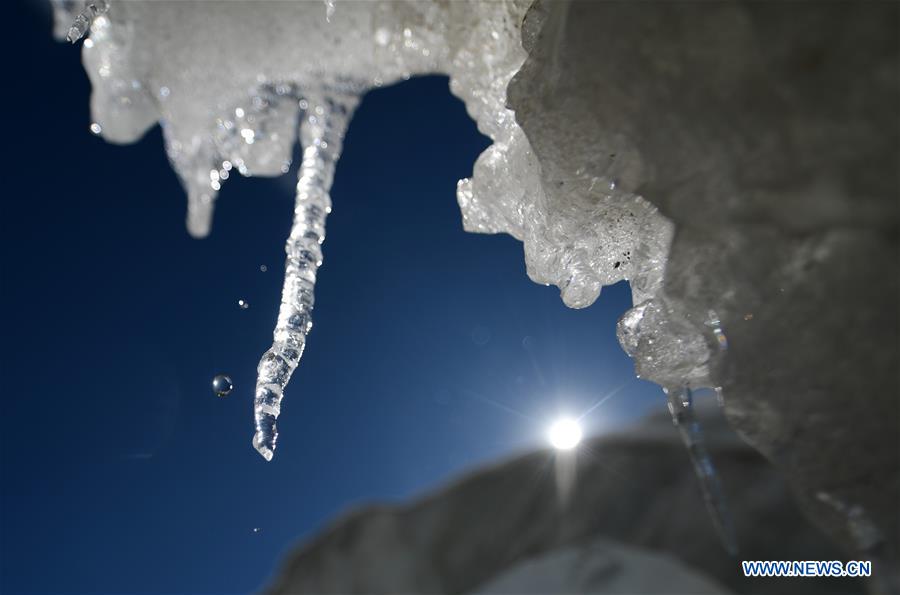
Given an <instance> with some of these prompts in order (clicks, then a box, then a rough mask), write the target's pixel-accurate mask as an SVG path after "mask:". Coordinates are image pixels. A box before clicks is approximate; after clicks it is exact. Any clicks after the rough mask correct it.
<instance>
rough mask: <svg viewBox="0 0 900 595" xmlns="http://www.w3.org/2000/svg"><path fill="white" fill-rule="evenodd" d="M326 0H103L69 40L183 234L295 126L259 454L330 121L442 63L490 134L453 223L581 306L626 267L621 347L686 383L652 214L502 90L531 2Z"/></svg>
mask: <svg viewBox="0 0 900 595" xmlns="http://www.w3.org/2000/svg"><path fill="white" fill-rule="evenodd" d="M337 4H338V5H337V6H336V7H335V6H334V3H332V2H330V1H328V2H325V6H324V10H323V5H322V3H319V2H303V1H300V0H297V1H286V2H269V1H265V0H254V1H250V0H245V1H228V2H212V3H211V2H207V1H201V0H196V1H195V0H185V1H181V2H115V1H112V2H110V6H109V10H108V11H107V13H106V14H105V15H104V16H103V18H100V19H95V21H94V22H93V24H92V25H91V29H90V39H91V43H89V44H85V46H84V47H83V49H82V52H83V61H84V65H85V68H86V70H87V72H88V75H89V76H90V78H91V82H92V84H93V96H92V100H91V108H92V114H93V119H94V121H95V122H96V124H97V130H98V131H99V133H100V134H101V135H102V136H103V137H105V138H107V139H108V140H110V141H113V142H131V141H133V140H135V139H137V138H138V137H140V135H141V134H143V133H144V131H145V130H146V129H147V128H148V127H150V126H151V125H152V124H153V123H155V122H160V123H161V125H162V129H163V134H164V138H165V142H166V151H167V153H168V156H169V159H170V161H171V163H172V166H173V168H174V169H175V171H176V172H177V173H178V175H179V177H180V179H181V181H182V183H183V185H184V187H185V190H186V192H187V197H188V207H187V227H188V230H189V231H190V233H191V234H192V235H194V236H197V237H202V236H204V235H206V234H207V233H208V232H209V229H210V226H211V224H212V216H213V210H214V205H215V199H216V195H217V193H218V191H219V190H220V188H221V187H222V185H223V184H224V183H226V182H227V181H228V179H230V177H231V176H232V175H234V174H235V173H238V174H241V175H246V176H252V175H257V176H258V175H263V176H270V175H281V174H282V173H283V172H284V171H286V170H287V168H288V165H289V163H290V159H291V153H292V146H293V145H294V143H295V142H296V141H297V139H298V134H297V131H298V129H299V130H300V134H299V140H300V142H301V145H302V146H303V151H304V162H303V165H302V166H301V168H300V181H299V183H298V193H297V209H296V212H295V221H294V228H293V230H292V232H291V236H290V238H289V240H288V243H287V252H288V260H287V267H286V274H285V282H284V290H283V295H282V303H281V307H280V310H279V315H278V321H277V324H276V330H275V337H274V343H273V346H272V348H271V349H270V350H269V351H267V352H266V354H265V355H264V356H263V358H262V360H261V362H260V366H259V377H258V382H257V391H256V396H255V402H254V412H255V419H256V432H255V436H254V445H255V446H256V447H257V449H258V450H259V451H260V453H261V454H263V456H265V457H266V458H271V456H272V454H273V451H274V448H275V442H276V436H277V434H276V431H275V425H274V422H275V418H276V417H277V415H278V413H279V412H280V407H281V400H282V397H283V395H284V389H285V386H286V384H287V382H288V380H289V378H290V376H291V374H292V373H293V371H294V368H295V367H296V365H297V363H298V361H299V359H300V356H301V354H302V350H303V348H304V346H305V343H306V334H307V332H308V331H309V329H310V325H311V318H310V314H311V311H312V303H313V289H314V283H315V274H316V270H317V267H318V265H319V263H320V261H321V257H322V255H321V247H320V243H321V240H322V238H323V237H324V231H325V229H324V223H325V216H326V215H327V212H328V209H329V208H330V198H329V196H328V189H329V186H330V179H331V176H332V174H333V168H334V165H335V161H336V160H337V157H338V154H339V148H340V137H341V135H342V134H343V129H344V127H345V126H346V123H347V122H346V119H347V118H348V117H349V114H350V111H351V109H352V105H353V104H354V102H355V101H356V98H358V97H359V96H360V95H361V94H363V93H364V92H365V91H366V90H368V89H369V88H372V87H376V86H382V85H386V84H391V83H394V82H396V81H400V80H403V79H406V78H409V77H410V76H412V75H415V74H420V73H445V74H448V75H449V76H450V90H451V92H452V93H454V94H455V95H456V96H458V97H459V98H461V99H462V100H463V101H464V102H465V105H466V108H467V110H468V112H469V114H470V115H471V116H472V118H473V119H474V120H475V122H476V124H477V126H478V129H479V130H480V131H481V132H482V133H484V134H485V135H487V136H488V137H490V138H491V139H492V141H493V144H492V145H491V146H490V147H488V148H487V149H486V150H485V151H484V152H483V153H482V154H481V155H480V156H479V158H478V160H477V161H476V163H475V165H474V168H473V169H474V171H473V175H472V177H471V178H469V179H464V180H460V182H459V184H458V188H457V198H458V202H459V205H460V210H461V213H462V219H463V225H464V227H465V229H467V230H469V231H473V232H480V233H499V232H504V233H508V234H511V235H513V236H514V237H516V238H518V239H519V240H521V241H522V242H523V244H524V252H525V261H526V264H527V271H528V275H529V276H530V277H531V278H532V279H534V280H535V281H536V282H539V283H546V284H554V285H556V286H558V287H559V288H560V292H561V295H562V299H563V300H564V301H565V303H566V304H567V305H569V306H571V307H576V308H581V307H585V306H588V305H590V304H591V303H592V302H593V301H594V300H595V299H596V298H597V296H598V295H599V294H600V290H601V288H602V287H603V286H604V285H610V284H613V283H616V282H618V281H621V280H629V281H630V282H631V286H632V293H633V295H634V303H635V304H641V305H643V306H641V308H642V309H641V311H642V312H645V313H646V320H644V321H643V322H641V324H640V325H639V326H640V329H639V333H638V335H635V336H634V337H629V338H628V341H633V342H634V343H635V345H637V346H638V347H637V350H636V351H634V350H632V352H633V354H636V353H638V352H640V354H641V355H640V357H641V358H642V361H643V362H644V364H642V365H643V366H644V368H645V369H646V370H647V371H648V372H650V371H651V370H652V371H654V373H655V370H656V369H657V368H661V367H664V368H666V370H667V372H666V376H667V378H671V379H672V382H670V383H669V384H670V385H672V386H682V385H685V384H689V385H691V386H697V385H698V384H697V381H698V380H699V379H700V378H703V377H705V374H704V371H705V368H704V366H705V361H706V358H707V357H708V352H707V351H706V348H707V345H706V343H705V340H704V339H703V338H702V337H701V338H700V339H699V340H698V339H697V337H695V336H693V335H691V334H690V333H689V332H688V331H689V329H688V328H687V326H686V325H682V324H680V323H672V322H670V321H668V320H667V319H666V316H667V312H668V311H669V310H668V309H667V305H666V302H665V298H664V296H662V295H661V287H662V280H663V276H664V269H665V263H666V260H667V254H668V249H669V244H670V242H671V237H672V230H671V225H670V224H669V222H668V221H667V220H666V219H665V218H664V217H662V216H661V215H660V214H659V213H658V212H657V210H656V209H655V208H654V207H653V206H652V205H650V203H648V202H647V201H645V200H644V199H643V198H641V197H640V196H638V195H636V194H634V193H632V192H630V191H628V190H626V188H627V187H628V185H627V184H624V185H623V184H620V183H619V182H620V180H625V181H626V182H627V181H628V180H629V175H630V174H629V172H628V171H626V170H621V171H620V169H621V168H619V169H617V168H618V165H617V164H618V163H619V161H617V160H615V159H612V160H611V161H610V163H609V164H606V165H604V166H603V167H598V166H597V165H596V164H594V163H593V162H589V161H585V162H584V163H583V164H581V165H580V166H579V167H578V168H577V169H576V170H575V174H574V175H570V174H568V173H565V172H564V171H562V170H559V169H558V168H557V167H556V166H555V164H553V163H550V162H547V163H539V162H538V160H537V158H536V157H535V155H534V152H533V151H532V147H531V144H530V141H529V139H528V138H527V137H526V136H525V134H524V132H523V131H522V128H520V126H519V124H518V123H517V121H516V114H515V113H514V112H513V111H512V110H510V109H509V108H508V107H507V89H508V87H509V86H510V84H511V82H512V81H513V79H514V77H515V76H516V74H517V73H518V72H519V70H520V68H521V67H522V65H523V63H524V61H525V58H526V57H527V53H526V50H525V47H523V41H524V42H525V45H527V40H523V38H522V31H523V29H522V23H523V20H524V17H525V13H526V10H527V9H528V7H529V5H530V4H531V1H530V0H506V1H498V2H480V1H472V2H424V1H421V2H420V1H417V0H410V1H405V2H403V1H399V2H354V1H350V0H347V1H341V2H339V3H337ZM557 5H558V6H559V8H557ZM55 6H56V7H57V35H60V36H64V35H65V31H64V29H66V28H67V27H68V26H69V24H70V23H71V22H72V20H73V19H74V18H75V16H76V14H74V13H75V8H77V7H73V5H72V3H70V2H63V1H57V2H56V3H55ZM82 8H83V7H82ZM552 11H553V14H552V15H551V17H552V18H551V25H552V26H548V31H549V32H550V34H551V35H554V36H556V37H555V39H557V40H559V39H560V38H561V37H560V36H562V35H564V32H565V22H566V18H567V9H566V8H565V3H554V4H553V5H552ZM323 13H324V14H323ZM323 17H324V18H323ZM326 18H327V20H328V21H329V22H328V23H327V24H324V23H323V20H325V19H326ZM63 23H65V24H63ZM147 32H153V34H148V33H147ZM161 32H164V35H160V33H161ZM547 84H548V85H552V84H556V83H555V82H554V81H552V80H548V81H547ZM300 113H303V114H304V115H303V120H302V121H301V123H300V126H299V127H298V125H297V123H298V116H299V114H300ZM688 326H689V325H688ZM672 333H675V334H674V335H673V334H672ZM653 334H656V335H658V336H659V339H660V342H659V343H658V345H659V346H660V349H664V348H671V349H674V350H675V351H674V352H673V353H672V354H670V355H665V356H664V355H663V354H662V353H660V354H659V356H657V355H654V354H652V353H649V351H648V346H649V345H650V344H651V343H650V342H649V341H648V340H647V337H649V336H650V335H653ZM655 341H656V340H655V339H654V343H655ZM650 351H652V350H650ZM651 360H652V361H659V362H661V364H660V366H656V365H655V364H651ZM670 364H671V365H670ZM651 375H652V374H651ZM654 379H655V380H657V379H656V378H654ZM657 381H659V380H657Z"/></svg>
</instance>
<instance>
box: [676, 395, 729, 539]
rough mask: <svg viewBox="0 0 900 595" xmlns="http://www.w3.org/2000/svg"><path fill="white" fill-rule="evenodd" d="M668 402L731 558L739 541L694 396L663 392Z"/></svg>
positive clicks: (710, 511)
mask: <svg viewBox="0 0 900 595" xmlns="http://www.w3.org/2000/svg"><path fill="white" fill-rule="evenodd" d="M664 390H665V392H666V396H667V397H668V400H669V413H671V414H672V422H673V423H674V424H675V427H677V428H678V431H679V433H680V434H681V440H682V441H683V442H684V445H685V446H686V447H687V450H688V454H689V455H690V458H691V463H692V464H693V466H694V471H695V472H696V474H697V479H698V480H699V481H700V491H701V492H702V493H703V500H704V502H705V503H706V508H707V510H708V511H709V516H710V517H711V518H712V522H713V526H714V527H715V529H716V532H717V533H718V534H719V538H720V539H721V540H722V544H723V545H724V546H725V549H726V550H727V551H728V553H729V554H731V555H732V556H734V555H737V538H736V536H735V532H734V524H733V522H732V519H731V513H730V512H729V510H728V506H727V503H726V501H725V493H724V492H723V490H722V484H721V482H720V481H719V476H718V475H717V474H716V469H715V467H714V466H713V463H712V457H710V455H709V450H707V448H706V443H705V441H704V439H703V432H702V430H701V429H700V422H699V421H698V420H697V416H696V414H695V411H694V395H693V391H692V390H691V389H690V388H689V387H686V386H685V387H678V388H666V389H664Z"/></svg>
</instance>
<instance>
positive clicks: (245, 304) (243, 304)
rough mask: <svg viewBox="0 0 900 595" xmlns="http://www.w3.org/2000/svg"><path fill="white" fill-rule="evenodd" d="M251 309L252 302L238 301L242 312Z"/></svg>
mask: <svg viewBox="0 0 900 595" xmlns="http://www.w3.org/2000/svg"><path fill="white" fill-rule="evenodd" d="M249 307H250V302H248V301H247V300H238V308H240V309H241V310H246V309H247V308H249Z"/></svg>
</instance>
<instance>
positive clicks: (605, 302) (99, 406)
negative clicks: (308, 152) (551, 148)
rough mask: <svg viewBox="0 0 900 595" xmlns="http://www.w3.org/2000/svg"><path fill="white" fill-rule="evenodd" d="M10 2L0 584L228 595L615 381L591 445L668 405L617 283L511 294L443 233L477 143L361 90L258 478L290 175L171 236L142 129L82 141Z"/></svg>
mask: <svg viewBox="0 0 900 595" xmlns="http://www.w3.org/2000/svg"><path fill="white" fill-rule="evenodd" d="M12 10H13V12H16V13H17V14H16V15H15V18H14V19H13V21H11V22H15V23H16V26H15V27H12V28H10V31H9V32H8V37H7V40H6V43H7V45H8V46H11V47H13V48H14V51H15V53H16V55H17V56H19V57H20V58H21V59H19V60H15V61H12V62H13V63H12V64H11V65H10V69H11V70H12V79H13V80H12V82H10V83H9V84H10V87H9V89H11V91H9V92H8V93H7V97H6V98H5V102H8V103H9V102H10V101H11V105H8V106H7V107H6V108H5V111H6V114H7V117H6V121H5V126H4V127H5V136H6V138H7V142H8V143H10V144H12V146H14V147H15V148H16V151H15V152H14V153H7V155H6V157H5V160H6V163H5V167H4V172H5V173H4V192H3V194H2V198H0V209H2V211H0V226H2V234H0V242H2V269H0V273H2V276H0V304H2V312H3V332H2V336H3V341H2V350H3V352H2V357H0V366H2V369H0V371H2V378H3V389H2V393H0V407H2V410H0V411H2V415H0V419H2V426H3V431H2V435H0V441H2V450H0V464H2V467H0V478H2V481H0V497H2V500H0V547H2V550H0V591H2V592H4V593H27V592H35V593H37V592H50V591H52V592H72V593H74V592H79V593H108V592H146V593H151V592H195V593H196V592H219V593H221V592H248V591H251V590H253V589H255V588H257V587H258V586H259V585H260V584H262V583H263V582H264V581H265V580H266V578H267V577H268V576H270V574H271V572H272V571H273V569H274V568H275V567H276V565H277V564H278V562H279V560H280V559H281V556H282V555H283V553H284V551H285V550H286V549H287V548H288V547H290V546H291V545H292V544H294V543H296V542H297V541H298V540H300V539H302V538H303V537H304V536H307V535H310V534H311V533H312V532H314V531H315V530H316V529H317V528H319V527H321V526H323V525H324V524H326V523H327V522H328V521H329V519H331V518H333V517H334V515H336V514H338V513H340V512H341V511H344V510H347V509H348V508H351V507H352V506H354V505H357V504H361V503H364V502H371V501H376V500H378V501H384V500H389V501H403V500H406V499H408V498H411V497H413V496H415V495H416V494H418V493H421V492H423V491H424V490H426V489H432V488H434V487H436V486H438V485H440V484H441V483H442V482H446V481H448V480H450V479H452V478H453V477H454V476H456V475H457V474H459V473H460V472H461V471H463V470H465V469H468V468H470V467H472V466H475V465H478V464H480V463H484V462H487V461H493V460H496V459H498V458H502V457H506V456H510V455H512V454H514V453H516V452H521V451H522V450H527V449H530V448H535V447H543V446H544V438H545V437H544V432H545V430H546V426H547V424H548V423H549V422H550V421H551V420H552V419H553V418H554V417H556V416H557V415H558V414H560V413H566V412H568V413H571V414H578V413H580V412H581V411H584V410H586V409H588V408H589V407H590V406H591V404H593V403H595V402H596V401H597V400H598V399H600V398H602V397H603V396H604V395H606V394H608V393H609V392H610V391H611V390H614V389H621V390H620V392H619V393H618V394H617V395H616V396H615V397H613V398H611V399H610V400H609V401H608V402H606V403H604V404H603V406H601V407H598V408H597V409H596V410H594V411H593V412H592V413H591V414H590V415H589V416H588V417H587V418H586V419H585V423H586V425H587V426H588V429H589V431H593V432H596V431H601V430H603V429H609V428H615V427H620V426H621V425H622V424H624V423H625V422H626V421H627V420H629V419H631V418H633V417H635V416H636V415H638V414H640V413H641V412H644V411H647V410H649V409H651V408H662V407H663V399H662V396H661V394H660V393H659V390H658V389H657V388H656V387H655V386H654V385H652V384H649V383H645V382H642V381H639V380H636V379H635V378H634V373H633V368H632V365H631V362H630V360H629V359H628V358H627V357H626V356H625V355H624V354H623V353H622V351H621V349H620V348H619V346H618V343H617V342H616V339H615V322H616V319H617V318H618V316H619V315H620V314H621V313H622V312H624V311H625V310H626V309H627V308H628V307H629V306H630V296H629V291H628V288H627V286H625V285H624V284H619V285H617V286H615V287H612V288H606V289H605V290H604V292H603V294H602V295H601V297H600V300H599V301H598V303H597V304H595V305H594V306H592V307H591V308H588V309H585V310H578V311H576V310H570V309H567V308H566V307H565V306H563V304H562V302H561V301H560V299H559V295H558V291H557V290H556V289H555V288H552V287H543V286H539V285H535V284H534V283H532V282H531V281H530V280H528V278H527V277H526V275H525V266H524V262H523V255H522V246H521V244H520V243H519V242H517V241H515V240H513V239H512V238H510V237H508V236H481V235H473V234H467V233H465V232H463V230H462V225H461V219H460V214H459V209H458V207H457V204H456V200H455V188H456V181H457V180H458V179H459V178H461V177H465V176H468V175H470V174H471V171H472V164H473V162H474V160H475V158H476V157H477V155H478V154H479V153H480V152H481V151H482V150H483V149H484V148H485V147H486V146H487V144H488V140H487V139H486V138H484V137H483V136H481V135H479V134H478V132H477V131H476V129H475V126H474V124H473V122H472V121H471V120H470V119H469V118H468V116H467V115H466V113H465V110H464V107H463V105H462V103H461V102H459V101H458V100H457V99H455V98H453V97H452V96H451V95H450V93H449V91H448V88H447V80H446V79H445V78H442V77H426V78H421V79H414V80H411V81H409V82H407V83H404V84H402V85H399V86H396V87H391V88H386V89H380V90H378V91H375V92H373V93H371V94H369V95H368V96H367V97H366V98H365V100H364V101H363V102H362V104H361V106H360V108H359V110H358V112H357V115H356V117H355V119H354V120H353V123H352V125H351V128H350V131H349V133H348V136H347V139H346V142H345V151H344V155H343V157H342V159H341V162H340V164H339V166H338V170H337V175H336V179H335V183H334V188H333V193H332V195H333V200H334V212H333V213H332V215H331V216H330V218H329V221H328V238H327V240H326V242H325V245H324V252H325V259H324V266H323V268H322V269H321V272H320V276H319V283H318V285H317V288H316V309H315V313H314V320H315V326H314V328H313V331H312V333H311V335H310V338H309V343H308V347H307V351H306V353H305V355H304V357H303V360H302V362H301V364H300V368H299V369H298V371H297V372H296V373H295V375H294V378H293V380H292V382H291V384H290V385H289V388H288V390H287V393H286V397H285V402H284V404H283V409H282V412H283V413H282V417H281V419H280V429H281V437H280V439H279V449H278V451H277V453H276V456H275V460H274V461H273V462H272V463H266V462H265V461H263V459H262V458H261V457H260V456H259V455H258V454H256V453H255V451H253V450H252V448H251V446H250V438H251V432H252V417H251V399H252V387H253V382H254V378H255V368H256V363H257V361H258V359H259V357H260V355H261V354H262V353H263V352H264V351H265V349H266V348H267V347H268V346H269V343H270V341H271V331H272V327H273V325H274V322H275V317H276V313H277V307H278V300H279V291H280V287H281V279H282V270H281V269H282V262H283V258H284V257H283V242H284V238H285V237H286V236H287V233H288V230H289V227H290V220H291V212H292V204H293V192H292V189H293V186H294V181H295V180H294V175H295V174H294V171H293V170H292V171H291V173H289V174H287V175H286V176H285V177H283V178H280V179H242V178H234V177H233V178H232V179H231V180H229V181H228V183H227V184H226V185H225V186H224V189H223V192H222V193H221V196H220V200H219V202H218V208H217V212H216V216H215V221H214V225H213V231H212V234H211V236H210V237H209V238H207V239H204V240H194V239H191V238H190V237H189V236H188V235H187V233H186V231H185V229H184V211H185V198H184V193H183V192H182V190H181V188H180V186H179V184H178V181H177V180H176V178H175V175H174V174H173V172H172V171H171V169H170V167H169V165H168V163H167V161H166V157H165V155H164V152H163V149H162V139H161V135H160V132H159V130H158V129H154V130H152V131H151V132H150V133H148V135H147V136H146V137H145V138H144V139H143V140H142V141H141V142H139V143H137V144H135V145H130V146H125V147H117V146H113V145H109V144H106V143H105V142H103V141H102V140H101V139H98V138H95V137H93V136H92V135H91V134H90V133H89V131H88V125H89V123H90V118H89V114H88V100H89V94H90V89H89V85H88V82H87V79H86V76H85V75H84V72H83V70H82V68H81V65H80V57H79V51H78V49H76V48H73V47H70V46H66V45H63V44H57V43H55V42H54V41H53V40H52V39H51V36H50V16H49V12H48V10H47V9H46V7H43V6H42V5H40V4H34V3H32V4H28V5H27V6H24V7H14V8H13V9H12ZM260 265H266V267H267V268H268V270H267V271H266V272H261V271H260ZM239 299H244V300H247V301H248V302H249V303H250V308H249V309H247V310H242V309H240V308H239V307H238V305H237V300H239ZM219 372H225V373H228V374H230V375H231V377H232V378H233V380H234V384H235V389H234V392H233V393H232V394H231V395H230V396H228V397H227V398H224V399H219V398H216V397H215V396H214V395H213V394H212V392H211V390H210V382H211V380H212V378H213V376H214V375H215V374H216V373H219ZM254 528H258V529H259V530H258V531H254Z"/></svg>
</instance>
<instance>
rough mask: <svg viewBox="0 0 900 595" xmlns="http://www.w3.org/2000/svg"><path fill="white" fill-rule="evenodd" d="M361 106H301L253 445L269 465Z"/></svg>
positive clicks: (338, 100)
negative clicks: (335, 182) (290, 208)
mask: <svg viewBox="0 0 900 595" xmlns="http://www.w3.org/2000/svg"><path fill="white" fill-rule="evenodd" d="M356 102H357V99H356V98H355V97H347V96H340V97H333V96H332V97H321V98H309V99H307V100H304V101H301V102H300V107H301V108H303V109H305V110H306V113H305V117H304V118H303V119H302V121H303V123H302V124H301V126H300V143H301V146H302V147H303V162H302V163H301V165H300V172H299V179H298V181H297V198H296V204H295V207H294V224H293V226H292V227H291V235H290V236H289V237H288V240H287V243H286V245H285V251H286V252H287V261H286V263H285V275H284V287H283V289H282V291H281V306H280V308H279V310H278V323H277V324H276V326H275V332H274V342H273V344H272V347H271V348H270V349H269V350H268V351H266V353H265V354H263V356H262V359H261V360H260V361H259V367H258V368H257V374H258V375H257V380H256V395H255V398H254V403H253V414H254V421H255V424H256V431H255V433H254V435H253V447H254V448H255V449H256V450H257V451H258V452H259V454H261V455H262V456H263V457H264V458H265V459H266V460H267V461H271V460H272V457H273V456H274V454H275V443H276V441H277V439H278V429H277V427H276V424H275V420H276V419H277V418H278V415H279V413H280V412H281V399H282V397H283V396H284V387H285V386H286V385H287V383H288V380H290V378H291V374H293V372H294V369H295V368H296V367H297V364H298V363H299V361H300V357H301V356H302V355H303V348H304V347H305V345H306V335H307V333H308V332H309V330H310V328H312V309H313V301H314V295H313V292H314V290H315V285H316V271H317V270H318V268H319V266H320V265H321V264H322V248H321V244H322V242H323V241H324V240H325V218H326V217H327V216H328V213H330V212H331V196H330V195H329V190H330V189H331V182H332V179H333V177H334V167H335V164H336V162H337V160H338V158H339V157H340V152H341V145H342V142H343V138H344V131H345V130H346V127H347V123H348V121H349V119H350V114H351V112H352V110H353V108H354V107H355V105H356Z"/></svg>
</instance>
